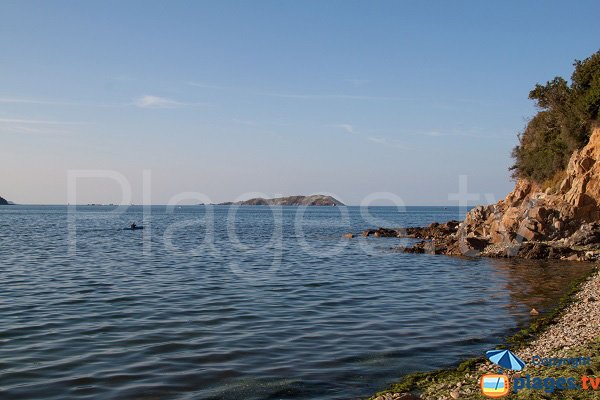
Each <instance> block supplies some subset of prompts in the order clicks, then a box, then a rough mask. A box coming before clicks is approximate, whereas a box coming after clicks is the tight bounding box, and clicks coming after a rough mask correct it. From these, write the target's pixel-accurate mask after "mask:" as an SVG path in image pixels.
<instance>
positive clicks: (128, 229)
mask: <svg viewBox="0 0 600 400" xmlns="http://www.w3.org/2000/svg"><path fill="white" fill-rule="evenodd" d="M138 229H144V227H143V226H136V227H135V228H132V227H129V228H123V230H124V231H137V230H138Z"/></svg>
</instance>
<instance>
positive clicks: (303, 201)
mask: <svg viewBox="0 0 600 400" xmlns="http://www.w3.org/2000/svg"><path fill="white" fill-rule="evenodd" d="M219 205H222V206H228V205H241V206H343V205H344V204H343V203H342V202H341V201H339V200H337V199H335V198H333V197H331V196H325V195H321V194H315V195H312V196H288V197H277V198H274V199H263V198H261V197H257V198H254V199H250V200H244V201H237V202H226V203H220V204H219Z"/></svg>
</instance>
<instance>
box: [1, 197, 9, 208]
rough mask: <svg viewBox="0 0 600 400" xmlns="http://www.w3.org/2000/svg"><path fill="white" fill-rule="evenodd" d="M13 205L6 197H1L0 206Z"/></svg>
mask: <svg viewBox="0 0 600 400" xmlns="http://www.w3.org/2000/svg"><path fill="white" fill-rule="evenodd" d="M10 204H11V203H9V202H8V200H6V199H5V198H4V197H1V196H0V206H9V205H10Z"/></svg>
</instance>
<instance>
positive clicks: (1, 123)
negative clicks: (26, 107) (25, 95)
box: [0, 118, 83, 134]
mask: <svg viewBox="0 0 600 400" xmlns="http://www.w3.org/2000/svg"><path fill="white" fill-rule="evenodd" d="M80 124H83V122H72V121H48V120H37V119H22V118H0V132H4V133H28V134H69V133H71V132H70V131H69V130H68V129H65V127H66V126H69V125H80Z"/></svg>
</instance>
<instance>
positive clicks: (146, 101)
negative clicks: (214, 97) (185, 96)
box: [132, 95, 207, 108]
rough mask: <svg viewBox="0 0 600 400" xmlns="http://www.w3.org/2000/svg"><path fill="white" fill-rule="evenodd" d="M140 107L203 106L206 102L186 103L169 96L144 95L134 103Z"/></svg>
mask: <svg viewBox="0 0 600 400" xmlns="http://www.w3.org/2000/svg"><path fill="white" fill-rule="evenodd" d="M132 104H133V105H134V106H136V107H139V108H182V107H202V106H206V105H207V104H206V103H184V102H181V101H177V100H173V99H169V98H167V97H160V96H153V95H144V96H141V97H138V98H137V99H135V100H134V101H133V103H132Z"/></svg>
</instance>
